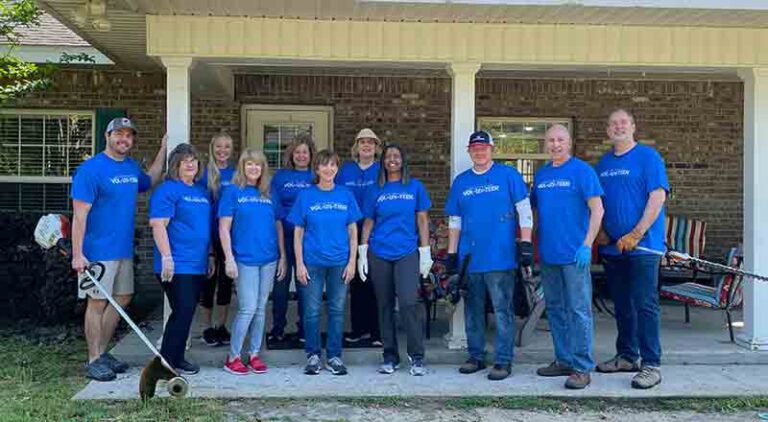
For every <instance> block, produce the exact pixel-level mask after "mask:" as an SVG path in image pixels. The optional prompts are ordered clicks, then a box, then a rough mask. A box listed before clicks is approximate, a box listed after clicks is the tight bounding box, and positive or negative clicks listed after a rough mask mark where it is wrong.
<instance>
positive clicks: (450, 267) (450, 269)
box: [445, 253, 459, 275]
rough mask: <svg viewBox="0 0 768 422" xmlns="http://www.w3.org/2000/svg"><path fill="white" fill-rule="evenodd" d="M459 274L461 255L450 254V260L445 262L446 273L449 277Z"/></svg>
mask: <svg viewBox="0 0 768 422" xmlns="http://www.w3.org/2000/svg"><path fill="white" fill-rule="evenodd" d="M458 272H459V255H458V254H456V253H449V254H448V259H446V260H445V273H446V274H448V275H452V274H457V273H458Z"/></svg>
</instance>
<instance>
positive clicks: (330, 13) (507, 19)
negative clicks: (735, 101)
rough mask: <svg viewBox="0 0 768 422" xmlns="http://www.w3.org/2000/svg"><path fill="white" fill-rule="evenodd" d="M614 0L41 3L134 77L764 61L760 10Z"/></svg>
mask: <svg viewBox="0 0 768 422" xmlns="http://www.w3.org/2000/svg"><path fill="white" fill-rule="evenodd" d="M612 1H613V0H611V1H608V0H605V1H603V0H600V1H598V0H582V1H578V2H576V3H574V2H570V1H569V2H566V3H567V4H563V2H562V1H548V2H542V1H538V0H531V1H527V2H526V1H515V2H507V1H488V0H483V1H453V0H451V1H437V0H429V1H421V2H418V1H417V2H400V1H365V0H286V1H279V2H276V1H272V0H232V1H228V2H218V1H211V0H164V1H154V0H113V1H110V2H109V3H108V4H107V2H106V0H92V1H91V3H93V4H101V5H103V8H96V10H100V11H101V12H99V13H102V15H99V16H95V17H94V16H90V18H88V16H84V15H83V13H84V12H83V10H84V8H85V6H84V2H83V0H41V1H40V3H41V5H42V6H43V7H44V8H45V9H46V10H47V11H48V12H49V13H51V14H52V15H54V16H55V17H56V18H57V19H59V20H60V21H62V22H63V23H64V24H65V25H67V26H68V27H69V28H70V29H73V30H74V31H75V32H76V33H77V34H78V35H80V36H82V37H83V38H84V39H85V40H86V41H88V42H89V43H90V44H92V45H93V46H95V47H96V48H98V49H100V50H101V51H102V52H104V53H105V54H106V55H107V56H109V57H110V58H111V59H112V60H113V61H115V62H116V63H118V64H121V65H124V66H127V67H131V68H136V69H159V68H160V67H161V66H160V63H159V61H156V60H150V59H148V55H149V56H156V55H166V54H167V55H181V54H191V55H193V56H194V57H212V56H213V55H216V57H254V55H256V56H257V57H268V58H270V57H271V58H282V59H285V58H295V59H311V60H383V61H403V62H409V63H414V62H423V61H439V62H445V61H455V60H460V61H461V60H467V61H481V62H483V63H484V64H485V63H488V64H493V63H510V64H525V63H528V64H541V63H555V64H557V63H560V64H566V65H572V64H607V65H647V66H665V65H666V66H732V67H741V66H755V65H761V64H764V63H765V62H766V61H768V58H766V56H767V55H766V51H767V50H768V43H765V42H764V41H765V40H766V38H768V36H766V35H765V34H766V33H765V31H768V4H762V3H760V2H755V1H754V0H740V1H737V2H724V1H721V0H699V1H693V2H691V1H686V2H682V1H676V2H674V3H673V4H672V5H675V4H677V5H678V7H659V5H662V3H664V4H666V2H659V1H636V2H632V5H633V7H624V6H621V7H616V6H617V5H620V4H622V3H621V2H615V1H614V2H613V3H612ZM614 3H615V4H614ZM612 4H613V6H612ZM681 5H682V6H681ZM718 5H720V6H718ZM634 6H640V7H634ZM645 6H650V7H645ZM683 6H684V7H683ZM88 10H91V9H88ZM88 13H90V12H88ZM88 19H91V20H93V25H89V24H88V22H89V20H88ZM84 22H85V23H84ZM105 22H106V23H108V25H106V26H104V24H105ZM105 28H109V30H105ZM245 37H247V38H245ZM222 41H224V42H225V44H226V45H222ZM216 44H218V45H216Z"/></svg>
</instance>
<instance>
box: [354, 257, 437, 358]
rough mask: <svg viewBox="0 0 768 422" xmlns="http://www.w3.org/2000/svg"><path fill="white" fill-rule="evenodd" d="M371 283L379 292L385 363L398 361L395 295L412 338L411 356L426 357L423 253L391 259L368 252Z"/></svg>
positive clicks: (377, 300)
mask: <svg viewBox="0 0 768 422" xmlns="http://www.w3.org/2000/svg"><path fill="white" fill-rule="evenodd" d="M368 264H369V269H370V270H369V272H368V273H369V274H370V282H371V284H373V288H374V290H375V291H376V304H377V307H378V314H379V328H380V330H381V340H382V342H383V343H384V362H392V363H398V362H400V356H399V353H398V347H397V327H396V324H395V296H397V300H398V303H399V306H400V317H401V320H402V322H403V326H404V328H405V332H406V338H407V340H408V356H410V357H412V358H419V359H423V358H424V330H425V323H426V315H425V310H424V306H423V305H422V304H420V303H419V253H418V252H414V253H412V254H410V255H407V256H404V257H402V258H400V259H398V260H397V261H387V260H384V259H381V258H379V257H377V256H376V255H374V254H373V253H372V252H369V253H368Z"/></svg>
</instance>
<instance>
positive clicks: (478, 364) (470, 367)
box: [459, 358, 485, 374]
mask: <svg viewBox="0 0 768 422" xmlns="http://www.w3.org/2000/svg"><path fill="white" fill-rule="evenodd" d="M483 369H485V362H483V361H481V360H477V359H474V358H469V359H467V361H466V362H464V363H463V364H462V365H461V366H460V367H459V372H461V373H462V374H474V373H475V372H477V371H482V370H483Z"/></svg>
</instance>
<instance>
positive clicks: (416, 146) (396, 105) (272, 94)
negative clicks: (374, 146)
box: [235, 75, 451, 212]
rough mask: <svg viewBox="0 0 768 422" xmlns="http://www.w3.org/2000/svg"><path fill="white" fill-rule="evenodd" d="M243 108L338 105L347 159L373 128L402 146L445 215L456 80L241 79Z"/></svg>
mask: <svg viewBox="0 0 768 422" xmlns="http://www.w3.org/2000/svg"><path fill="white" fill-rule="evenodd" d="M235 92H236V97H237V100H238V101H239V102H240V103H241V104H301V105H322V106H333V112H334V122H333V136H334V139H333V140H332V145H333V148H334V149H335V150H336V151H337V152H338V153H339V154H340V155H341V157H342V159H347V158H349V149H350V147H351V146H352V143H353V141H354V139H355V135H356V134H357V132H358V131H359V130H360V129H362V128H364V127H370V128H372V129H373V130H374V132H376V134H377V135H378V136H379V137H380V138H381V139H382V141H384V142H395V143H398V144H400V145H402V146H403V147H404V149H405V151H406V153H407V154H408V164H409V169H410V170H411V172H412V174H413V175H414V176H415V177H417V178H419V179H421V180H422V181H423V182H424V183H425V185H426V187H427V189H428V190H429V192H430V195H431V198H432V202H433V204H434V206H435V208H436V209H437V210H436V211H437V212H441V210H442V208H443V205H444V203H445V198H446V195H447V193H448V185H449V179H450V156H451V153H450V134H451V80H450V78H448V77H447V75H446V77H412V78H403V77H386V76H371V77H363V76H267V75H239V76H237V77H236V78H235Z"/></svg>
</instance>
